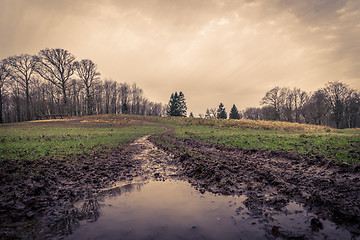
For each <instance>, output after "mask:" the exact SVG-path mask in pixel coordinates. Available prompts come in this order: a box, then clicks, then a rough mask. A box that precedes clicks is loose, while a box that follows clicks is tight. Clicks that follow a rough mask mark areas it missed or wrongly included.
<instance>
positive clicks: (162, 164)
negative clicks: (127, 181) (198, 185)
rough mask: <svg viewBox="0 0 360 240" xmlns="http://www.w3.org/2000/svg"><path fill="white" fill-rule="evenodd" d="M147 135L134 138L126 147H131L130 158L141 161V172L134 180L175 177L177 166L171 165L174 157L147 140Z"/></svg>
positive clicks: (163, 179)
mask: <svg viewBox="0 0 360 240" xmlns="http://www.w3.org/2000/svg"><path fill="white" fill-rule="evenodd" d="M150 136H151V135H147V136H144V137H141V138H139V139H137V140H135V141H134V142H133V143H132V144H131V145H130V146H129V147H128V149H131V152H133V153H134V154H133V155H132V159H133V161H135V162H140V163H141V173H139V175H140V177H139V178H138V179H134V180H135V181H140V182H144V181H147V180H154V179H155V180H162V181H165V180H166V179H167V178H168V177H177V176H178V171H177V168H176V167H175V166H174V165H173V162H174V158H173V155H172V154H171V153H166V152H165V151H164V150H162V149H159V148H158V147H156V146H155V145H154V143H152V142H151V141H150V140H149V137H150Z"/></svg>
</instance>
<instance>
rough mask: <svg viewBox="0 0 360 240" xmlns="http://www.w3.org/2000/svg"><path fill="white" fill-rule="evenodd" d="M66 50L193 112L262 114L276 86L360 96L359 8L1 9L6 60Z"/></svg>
mask: <svg viewBox="0 0 360 240" xmlns="http://www.w3.org/2000/svg"><path fill="white" fill-rule="evenodd" d="M45 48H63V49H66V50H68V51H70V52H71V53H72V54H73V55H75V57H76V58H77V59H78V60H81V59H85V58H88V59H91V60H93V61H94V62H95V63H96V64H97V65H98V69H99V71H100V72H101V74H102V75H101V76H102V78H103V79H105V78H111V79H113V80H116V81H119V82H128V83H133V82H136V83H137V84H138V85H139V87H141V88H142V89H143V90H144V93H145V95H146V97H148V98H149V99H150V100H152V101H155V102H162V103H167V102H168V101H169V98H170V94H171V93H172V92H174V91H183V92H184V94H185V97H186V100H187V104H188V112H190V111H192V112H194V113H195V114H199V113H204V112H205V110H206V108H211V107H217V106H218V105H219V103H220V102H223V103H224V104H225V107H226V109H227V110H230V108H231V106H232V104H236V106H237V107H238V108H239V109H243V108H245V107H251V106H259V102H260V100H261V98H262V97H263V96H264V95H265V92H266V91H268V90H270V89H271V88H273V87H275V86H281V87H291V88H292V87H299V88H301V89H303V90H306V91H314V90H316V89H318V88H321V87H323V86H324V85H325V84H326V83H327V82H329V81H335V80H340V81H342V82H344V83H347V84H349V85H350V87H352V88H355V89H360V1H359V0H349V1H347V0H253V1H252V0H86V1H84V0H62V1H61V0H0V60H1V59H3V58H6V57H9V56H13V55H20V54H24V53H27V54H36V53H38V52H39V50H41V49H45Z"/></svg>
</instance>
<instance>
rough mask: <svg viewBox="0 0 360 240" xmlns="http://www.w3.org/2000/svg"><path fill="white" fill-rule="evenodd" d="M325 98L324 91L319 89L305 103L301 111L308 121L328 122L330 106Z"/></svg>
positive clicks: (314, 122) (316, 122)
mask: <svg viewBox="0 0 360 240" xmlns="http://www.w3.org/2000/svg"><path fill="white" fill-rule="evenodd" d="M325 98H326V96H325V93H324V91H322V90H317V91H316V92H314V93H313V94H312V96H311V97H310V99H309V100H308V101H307V102H306V103H305V104H304V105H303V107H302V109H301V111H302V116H303V117H304V119H305V122H306V123H309V124H315V125H324V124H326V122H327V116H328V113H329V110H330V106H329V104H328V102H327V101H326V99H325Z"/></svg>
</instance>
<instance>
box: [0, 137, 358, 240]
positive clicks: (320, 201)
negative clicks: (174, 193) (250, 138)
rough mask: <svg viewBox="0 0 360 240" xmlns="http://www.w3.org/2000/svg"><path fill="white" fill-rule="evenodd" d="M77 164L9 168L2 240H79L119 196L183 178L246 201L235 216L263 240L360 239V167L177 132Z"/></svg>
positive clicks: (0, 207) (0, 214)
mask: <svg viewBox="0 0 360 240" xmlns="http://www.w3.org/2000/svg"><path fill="white" fill-rule="evenodd" d="M76 159H77V160H76V161H70V160H64V159H63V160H62V161H59V160H54V161H51V160H43V159H37V160H26V161H22V162H16V163H15V162H14V161H12V160H8V161H4V162H3V166H2V171H1V173H0V174H1V176H0V181H1V182H0V191H1V192H2V193H3V194H2V195H1V201H0V221H1V226H0V238H1V239H62V238H64V237H66V236H68V237H71V236H73V235H72V234H75V233H76V231H77V229H79V227H80V226H81V225H82V223H83V222H97V221H100V220H99V219H101V216H102V210H101V209H102V206H104V203H105V205H106V199H107V198H108V197H109V196H120V197H122V196H123V195H124V194H125V195H126V194H128V193H131V192H134V189H137V188H141V186H143V185H142V184H145V183H149V182H150V183H151V182H158V183H161V182H164V183H167V182H169V181H174V180H176V181H186V182H189V183H191V184H192V185H193V186H194V187H195V188H196V189H197V192H198V193H199V194H209V193H216V194H221V196H229V195H232V196H245V198H243V200H242V201H241V206H239V207H238V208H236V209H237V211H238V212H237V213H238V215H234V216H241V214H243V215H242V217H243V218H244V219H248V221H251V224H250V225H251V226H256V227H255V228H256V229H261V232H262V235H261V236H260V237H259V239H261V238H267V239H324V238H326V239H337V237H336V236H342V237H343V236H345V239H347V238H349V239H351V238H352V239H360V238H359V233H360V226H359V224H360V218H359V216H360V194H359V192H360V191H359V190H360V181H359V180H360V166H359V165H352V166H350V165H347V164H343V163H335V162H333V161H330V160H326V159H323V158H302V157H299V156H296V155H293V154H290V153H286V152H274V151H256V150H245V149H237V148H227V147H223V146H220V145H216V144H207V143H201V142H198V141H195V140H183V139H177V138H174V137H172V135H171V133H169V132H168V133H165V134H163V135H161V136H158V137H156V138H155V137H152V136H145V137H142V138H139V139H137V140H135V141H134V142H132V143H131V144H130V145H129V146H127V147H126V148H115V149H113V151H112V152H111V153H106V154H105V153H98V154H95V155H92V156H82V155H78V156H76ZM165 185H166V184H165ZM165 185H163V186H165ZM4 193H5V194H4ZM230 208H231V207H230ZM244 214H245V215H244ZM289 216H290V217H289ZM299 216H306V217H300V218H299ZM299 219H301V220H299ZM293 223H294V224H295V225H294V224H293ZM339 234H340V235H339ZM207 236H210V235H207ZM209 238H210V239H211V237H204V238H203V239H209ZM129 239H130V238H129ZM228 239H232V238H231V237H229V238H228ZM245 239H246V238H245Z"/></svg>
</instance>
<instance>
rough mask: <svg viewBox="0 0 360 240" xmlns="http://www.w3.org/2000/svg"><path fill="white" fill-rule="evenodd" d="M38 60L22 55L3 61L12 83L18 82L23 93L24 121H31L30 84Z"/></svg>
mask: <svg viewBox="0 0 360 240" xmlns="http://www.w3.org/2000/svg"><path fill="white" fill-rule="evenodd" d="M37 61H38V58H36V57H34V56H31V55H28V54H23V55H20V56H14V57H9V58H7V59H5V60H4V63H5V64H6V65H8V67H9V71H10V74H11V76H12V78H13V79H14V81H16V82H18V83H19V85H20V86H21V88H22V89H23V91H24V92H25V98H26V101H25V109H26V120H28V121H29V120H31V114H30V84H31V81H32V80H33V75H34V74H35V66H36V64H37Z"/></svg>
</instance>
